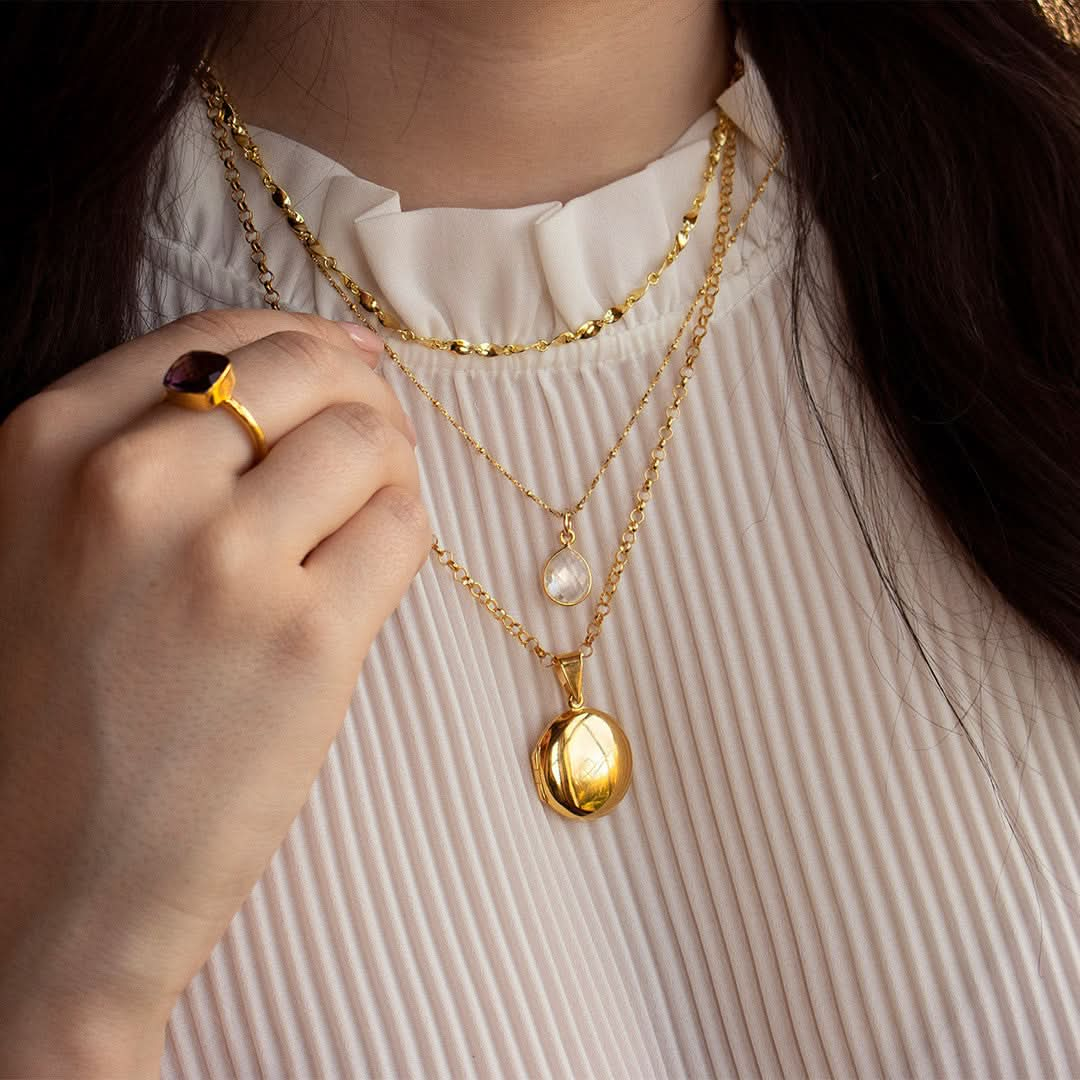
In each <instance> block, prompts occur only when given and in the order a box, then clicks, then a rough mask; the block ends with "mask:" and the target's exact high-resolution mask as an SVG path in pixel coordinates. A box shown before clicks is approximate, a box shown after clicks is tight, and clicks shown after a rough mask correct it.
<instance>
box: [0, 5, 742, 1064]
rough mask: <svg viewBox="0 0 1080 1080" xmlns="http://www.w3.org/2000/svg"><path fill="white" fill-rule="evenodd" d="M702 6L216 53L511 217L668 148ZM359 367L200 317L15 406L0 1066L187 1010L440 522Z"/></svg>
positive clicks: (717, 63)
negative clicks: (261, 435) (208, 394)
mask: <svg viewBox="0 0 1080 1080" xmlns="http://www.w3.org/2000/svg"><path fill="white" fill-rule="evenodd" d="M720 14H721V12H720V8H719V6H718V5H714V4H709V3H704V4H702V3H697V2H696V0H693V2H692V0H665V2H664V3H642V2H638V0H634V2H631V0H584V2H583V0H546V2H543V3H541V2H537V0H520V2H519V0H503V2H501V3H473V2H466V0H454V2H446V3H419V2H418V3H395V4H391V3H375V4H366V5H314V6H313V5H310V4H285V3H280V4H274V5H269V6H268V7H266V8H265V9H256V10H255V17H254V18H252V19H249V20H248V21H247V22H246V23H245V24H244V25H245V27H246V30H245V32H244V33H243V34H242V35H241V36H239V37H236V36H235V35H234V37H233V38H232V39H230V40H229V41H227V42H226V43H225V44H224V45H223V47H222V50H221V52H220V54H219V58H218V61H219V62H218V69H219V71H220V73H221V74H222V75H223V76H224V78H225V80H226V84H227V85H228V86H229V88H230V90H231V92H232V93H233V94H234V96H235V98H236V101H237V105H238V107H239V108H240V109H241V114H242V115H243V116H244V117H245V119H247V120H248V122H250V123H253V124H259V125H262V126H265V127H270V128H273V129H275V130H277V131H280V132H283V133H285V134H287V135H291V136H292V137H294V138H296V139H298V140H299V141H302V142H305V143H307V144H308V145H311V146H313V147H315V148H316V149H319V150H321V151H322V152H323V153H326V154H328V155H330V156H332V157H335V158H337V159H338V160H340V161H341V162H343V163H344V164H345V165H347V166H348V167H350V168H352V169H353V170H354V171H356V172H358V173H361V174H362V175H364V176H367V177H369V178H371V179H373V180H375V181H377V182H380V183H383V184H385V185H387V186H389V187H393V188H394V189H396V190H398V191H399V192H400V193H401V194H402V204H403V206H404V207H405V208H410V207H418V206H441V205H458V206H475V207H492V206H496V207H497V206H515V205H522V204H526V203H532V202H538V201H546V200H550V199H559V200H566V199H569V198H572V197H574V196H575V195H578V194H581V193H582V192H584V191H588V190H591V189H593V188H595V187H597V186H599V185H601V184H604V183H607V182H609V181H611V180H613V179H615V178H617V177H619V176H623V175H626V174H628V173H630V172H633V171H635V170H637V169H639V168H641V167H642V166H643V165H644V164H645V163H647V162H648V161H650V160H652V159H653V158H655V157H656V156H658V155H659V154H660V153H662V152H663V150H664V149H666V147H667V146H669V145H670V144H671V143H672V142H673V141H674V140H675V139H676V138H677V137H678V136H679V135H680V134H681V133H682V132H683V131H684V130H685V129H686V127H687V126H688V125H689V124H690V123H691V122H692V121H693V120H694V119H696V118H697V117H698V116H700V115H701V113H702V112H704V111H705V110H706V109H707V108H708V107H709V106H710V105H711V104H712V102H713V101H714V100H715V98H716V96H717V95H718V94H719V93H720V91H721V90H722V88H723V87H724V86H725V85H726V83H727V80H728V75H729V70H730V67H729V61H730V57H729V44H730V43H729V41H728V39H727V37H726V31H725V27H724V25H723V20H722V19H721V17H720ZM585 30H587V33H586V32H585ZM286 46H287V47H286ZM357 103H362V105H358V104H357ZM478 117H482V118H483V123H479V122H477V118H478ZM538 163H542V167H538ZM353 329H354V330H356V329H357V328H355V327H354V328H353ZM361 333H362V332H361ZM474 336H476V337H482V334H480V333H479V332H478V333H477V334H475V335H474ZM193 348H198V349H211V350H215V351H220V352H226V353H228V354H229V355H230V357H231V358H232V361H233V364H234V367H235V369H236V371H237V386H238V390H237V397H238V398H239V399H240V400H241V401H243V403H244V404H245V405H247V406H248V407H249V408H250V410H251V411H252V413H253V414H254V415H255V416H256V417H257V418H258V420H259V422H260V423H261V425H262V426H263V428H264V430H265V433H266V436H267V442H268V445H269V447H270V452H269V454H268V456H267V457H266V458H265V459H264V460H263V461H261V462H258V463H255V462H254V461H253V454H252V449H251V446H250V443H249V441H248V437H247V433H246V432H245V431H244V430H243V429H242V426H241V425H240V424H239V422H238V421H237V420H236V418H235V417H232V416H229V415H228V414H227V411H226V410H224V409H218V410H215V411H213V412H211V413H209V414H203V415H201V416H194V415H192V414H191V413H190V412H187V411H185V410H181V409H178V408H176V407H175V406H172V405H168V404H164V403H161V401H160V399H161V394H162V391H161V385H160V378H161V373H163V372H164V371H165V369H166V368H167V367H168V365H169V364H170V363H171V362H172V360H174V359H175V358H176V357H177V356H178V355H179V354H180V353H181V352H184V351H186V350H187V349H193ZM376 355H377V354H376V353H375V352H374V351H373V349H372V343H371V341H370V340H369V341H368V342H367V343H366V345H364V346H362V345H361V344H358V343H357V341H356V339H355V338H354V337H353V336H350V333H349V332H347V331H346V330H345V329H344V328H343V326H342V325H339V324H335V323H331V322H327V321H326V320H322V319H318V318H316V317H314V316H302V315H295V314H288V313H283V312H272V311H233V312H211V313H205V314H202V315H197V316H189V317H187V318H185V319H182V320H180V321H179V322H177V323H174V324H171V325H169V326H167V327H164V328H162V329H160V330H158V331H156V332H154V333H152V334H149V335H146V336H145V337H142V338H140V339H137V340H135V341H132V342H128V343H126V344H124V345H122V346H120V347H119V348H117V349H114V350H112V351H111V352H109V353H106V354H105V355H103V356H100V357H97V358H95V359H93V360H91V361H89V362H88V363H86V364H84V365H83V366H82V367H80V368H79V369H77V370H76V371H73V372H71V373H69V374H68V375H66V376H64V377H63V378H62V379H60V380H58V381H57V382H55V383H53V384H52V385H51V386H50V387H48V388H46V390H44V391H43V392H42V393H40V394H38V395H36V396H35V397H32V398H30V399H29V400H28V401H27V402H25V403H24V404H23V405H22V406H20V407H19V408H18V409H16V410H15V412H14V413H12V414H11V416H10V417H8V418H7V420H6V421H5V422H4V423H3V424H0V551H3V552H4V559H3V560H2V561H0V596H3V597H4V603H3V604H2V605H0V866H4V867H7V868H12V867H16V868H17V872H16V873H9V874H6V875H5V876H4V882H3V886H2V887H0V1075H4V1076H12V1075H18V1076H46V1075H52V1076H55V1075H78V1076H80V1077H86V1078H91V1080H92V1078H94V1077H99V1076H100V1077H116V1076H126V1077H127V1076H145V1077H156V1076H158V1073H159V1063H160V1057H161V1053H162V1048H163V1044H164V1033H165V1027H166V1024H167V1022H168V1018H169V1015H170V1013H171V1011H172V1009H173V1007H174V1005H175V1003H176V1000H177V998H178V997H179V996H180V994H181V993H182V992H183V991H184V989H185V987H186V986H187V984H188V983H189V982H190V981H191V979H192V978H193V977H194V975H195V973H196V972H197V971H198V970H199V968H200V967H201V966H202V964H203V963H204V962H205V960H206V958H207V957H208V956H209V954H210V952H211V951H212V949H213V947H214V945H215V944H216V943H217V941H218V940H219V939H220V938H221V936H222V934H223V933H224V932H225V929H226V928H227V926H228V924H229V922H230V921H231V919H232V917H233V916H234V914H235V913H236V911H237V910H238V909H239V908H240V906H241V905H242V904H243V902H244V900H245V899H246V898H247V896H248V894H249V893H250V891H251V889H252V887H253V886H254V884H255V882H256V881H257V880H258V878H259V876H260V875H261V873H262V872H263V870H264V869H265V866H266V864H267V863H268V862H269V860H270V858H271V856H272V855H273V853H274V851H275V850H276V849H277V848H278V847H279V846H280V844H281V842H282V840H283V839H284V836H285V833H286V831H287V830H288V828H289V826H290V824H291V823H292V821H293V820H294V818H295V817H296V815H297V813H299V811H300V809H301V807H302V806H303V804H304V802H305V800H306V799H307V797H308V793H309V791H310V788H311V784H312V782H313V781H314V779H315V776H316V775H317V773H318V771H319V769H320V768H321V766H322V763H323V761H324V759H325V756H326V753H327V751H328V750H329V747H330V744H331V742H332V741H333V738H334V736H335V735H336V734H337V732H338V730H339V728H340V725H341V722H342V720H343V719H344V717H345V715H346V712H347V708H348V702H349V699H350V696H351V694H352V691H353V689H354V687H355V684H356V680H357V677H358V676H359V675H360V674H361V669H362V665H363V662H364V658H365V656H366V655H367V652H368V649H369V648H370V645H371V642H372V641H373V640H374V638H375V636H376V634H377V633H378V631H379V629H380V627H381V626H382V624H383V622H384V621H385V620H386V618H387V617H388V616H389V615H390V614H391V612H392V611H393V610H394V608H395V607H396V606H397V605H398V603H399V602H400V600H401V597H402V596H403V595H404V593H405V590H406V589H407V588H408V586H409V584H410V582H411V580H412V578H413V577H414V576H415V574H416V572H417V570H418V569H419V568H420V566H421V565H423V563H424V562H425V560H426V558H427V556H428V551H429V545H430V540H431V529H430V526H429V523H428V518H427V514H426V512H425V509H424V507H423V506H422V505H421V503H420V499H419V480H418V470H417V465H416V459H415V453H414V450H415V435H414V433H413V432H412V431H411V428H410V426H409V424H408V422H407V420H406V418H405V415H404V413H403V411H402V409H401V406H400V404H399V403H398V401H397V400H396V398H395V397H394V394H393V392H392V391H391V389H390V387H389V385H388V384H387V383H386V382H385V381H384V380H383V379H381V378H380V377H379V376H378V375H376V374H375V373H374V371H373V370H372V368H373V366H374V363H375V357H376ZM365 358H366V359H367V361H368V363H358V362H357V360H358V359H360V360H363V359H365Z"/></svg>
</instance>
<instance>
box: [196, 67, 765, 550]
mask: <svg viewBox="0 0 1080 1080" xmlns="http://www.w3.org/2000/svg"><path fill="white" fill-rule="evenodd" d="M199 78H200V85H201V86H202V89H203V92H204V94H205V96H206V100H207V115H208V117H209V119H210V120H211V121H212V123H213V125H214V138H215V140H216V142H217V144H218V153H219V155H220V157H221V159H222V162H223V164H224V166H225V171H226V180H227V182H228V183H229V186H230V193H231V194H232V197H233V199H234V201H235V202H236V203H237V209H238V212H239V214H240V220H241V224H242V225H243V227H244V229H245V232H247V235H248V240H249V243H250V242H251V238H252V232H254V226H253V225H252V221H251V216H252V215H251V211H250V209H249V208H248V206H247V203H246V201H245V198H244V191H243V188H242V187H240V184H239V180H238V177H239V172H238V170H237V168H236V161H235V158H234V156H233V153H232V150H231V148H230V147H229V142H228V135H229V132H230V131H231V132H232V134H233V138H234V139H236V141H237V145H239V146H240V148H241V150H242V151H243V152H244V154H245V156H246V157H247V158H248V159H249V160H250V161H252V163H253V164H255V165H256V167H257V168H258V170H259V174H260V176H261V178H262V180H263V184H264V186H265V187H266V188H267V191H269V192H270V195H271V198H272V199H273V201H274V203H275V205H277V206H278V207H279V208H280V209H281V210H282V212H283V213H285V215H286V220H288V221H289V222H290V224H292V223H293V221H294V218H295V219H297V220H299V221H300V222H301V223H302V222H303V220H304V219H303V218H302V217H301V216H300V215H299V214H298V212H297V211H295V210H293V209H292V201H291V199H290V197H289V194H288V192H286V191H285V189H284V188H282V187H281V186H280V185H278V184H277V183H275V182H274V181H273V179H272V178H271V176H270V173H269V171H268V169H267V168H266V165H265V164H264V162H263V160H262V154H261V151H260V150H259V147H258V146H257V145H256V144H255V143H254V141H253V140H252V139H251V136H250V135H249V134H248V133H247V130H246V129H245V127H244V125H243V123H242V121H241V120H240V118H239V116H238V115H237V113H236V110H235V108H234V107H233V105H232V103H231V102H230V101H229V97H228V94H227V92H226V90H225V88H224V86H223V85H222V84H221V82H220V81H219V80H218V79H216V78H215V77H214V76H213V75H212V73H211V72H210V69H209V67H208V65H205V64H204V65H203V66H202V67H201V68H200V69H199ZM718 111H720V113H721V116H720V120H719V121H718V123H717V124H716V126H715V128H714V129H713V143H714V149H716V148H719V149H720V150H722V148H723V146H724V143H725V141H726V139H727V132H728V129H729V128H730V119H729V118H727V117H726V116H725V115H724V114H723V112H722V110H719V109H718ZM237 132H240V133H241V134H240V135H238V134H237ZM773 167H775V164H774V166H773ZM773 167H770V169H769V171H768V172H767V173H766V176H765V179H764V180H762V182H761V183H760V184H759V185H758V188H757V190H756V191H755V193H754V195H753V197H752V198H751V200H750V202H749V204H748V205H747V207H746V209H745V211H744V212H743V214H742V216H741V217H740V219H739V221H738V223H737V225H736V226H735V228H734V229H733V230H732V232H731V234H730V236H729V237H728V238H727V244H728V246H729V247H730V246H731V245H732V244H734V243H735V240H736V238H737V237H738V234H739V232H740V231H741V230H742V228H743V226H744V225H745V224H746V220H747V218H748V217H749V216H750V211H751V210H752V209H753V207H754V204H755V203H756V202H757V200H758V198H759V197H760V196H761V194H762V192H763V191H764V190H765V185H766V184H767V183H768V179H769V176H770V175H771V174H772V168H773ZM713 174H715V168H714V169H713V170H712V172H711V173H710V177H711V175H713ZM729 179H731V178H725V177H724V176H723V173H721V189H722V190H726V192H727V196H728V197H730V187H728V188H725V184H726V183H727V182H728V180H729ZM704 194H705V193H704V191H703V192H701V193H700V194H699V198H697V199H695V215H696V213H697V209H700V205H701V202H703V201H704ZM722 197H723V196H722ZM249 230H250V231H249ZM294 232H295V234H296V235H297V237H298V239H299V240H300V241H301V243H302V244H303V245H304V247H305V249H306V250H307V252H308V254H309V255H310V256H311V258H312V261H313V262H314V263H315V266H316V267H317V268H318V269H319V271H320V272H321V273H322V274H323V276H324V277H325V278H326V280H327V281H328V282H329V284H330V285H331V287H332V288H333V289H334V291H335V292H336V293H337V294H338V296H340V297H341V299H342V300H343V301H344V303H345V304H346V306H347V307H348V308H349V309H350V310H351V311H352V313H353V315H354V316H355V317H356V318H357V319H358V320H359V321H360V322H361V323H363V324H364V325H365V326H366V327H368V329H371V330H374V327H372V326H371V324H370V323H369V322H368V321H367V319H366V318H365V317H364V311H361V310H360V306H358V303H357V300H356V299H354V296H353V295H350V294H349V292H347V291H346V288H347V287H343V286H342V285H341V283H340V282H339V281H338V280H335V278H334V277H333V270H334V268H336V267H337V264H336V261H335V260H334V259H333V257H332V256H328V255H326V253H325V251H323V249H322V247H321V245H318V250H316V246H315V245H314V244H312V243H311V242H309V239H314V234H313V233H310V232H308V233H306V236H307V238H309V239H305V233H304V230H299V231H298V230H296V229H294ZM254 235H255V238H256V239H255V243H254V244H252V257H253V259H254V260H255V262H256V265H257V266H258V268H259V281H260V282H261V283H262V285H263V288H264V290H265V292H266V294H267V295H266V301H267V303H268V304H270V305H271V306H273V303H272V301H275V302H276V299H277V293H276V292H275V291H274V289H273V275H272V274H270V272H269V271H268V270H267V268H266V261H265V253H264V252H263V250H262V247H261V246H258V247H256V245H257V244H258V233H257V232H255V233H254ZM316 243H317V242H316ZM337 272H338V274H339V275H342V276H343V277H344V278H346V279H347V280H350V281H351V279H350V278H348V275H347V274H345V273H344V271H342V270H340V268H337ZM704 290H705V286H704V285H702V286H701V288H700V289H699V290H698V292H697V295H696V296H695V297H694V300H693V302H692V303H691V305H690V307H689V309H688V310H687V312H686V316H685V317H684V318H683V321H682V323H681V324H680V326H679V328H678V331H677V332H676V334H675V338H674V339H673V340H672V342H671V344H670V345H669V346H668V348H667V351H666V352H665V354H664V357H663V359H662V360H661V361H660V365H659V367H657V369H656V371H654V372H653V375H652V378H651V379H650V380H649V383H648V385H647V386H646V387H645V391H644V393H643V394H642V395H641V397H640V398H639V399H638V403H637V406H636V407H635V409H634V411H633V413H632V414H631V415H630V419H629V420H628V421H627V422H626V424H625V425H624V427H623V429H622V431H621V432H620V433H619V435H618V437H617V438H616V440H615V442H614V444H613V445H612V447H611V448H610V449H609V450H608V452H607V454H605V455H604V458H603V460H602V461H601V462H600V466H599V468H598V469H597V470H596V473H595V474H594V475H593V478H592V480H591V481H590V482H589V484H588V486H587V487H586V489H585V492H584V494H582V496H581V498H580V499H578V500H577V502H576V503H574V504H573V505H572V506H569V507H557V506H553V505H552V504H551V503H550V502H548V501H547V500H546V499H545V498H543V497H542V496H541V495H540V494H539V493H538V492H537V491H536V490H535V489H533V488H531V487H528V486H527V485H526V484H524V483H522V482H521V481H520V480H519V479H518V478H517V477H516V476H514V474H513V473H512V472H511V471H510V470H509V469H508V468H507V467H506V466H505V465H503V464H502V462H500V461H499V460H498V459H497V458H496V457H495V456H494V455H493V454H492V453H491V452H490V451H489V450H488V449H487V447H485V446H484V445H483V444H482V443H481V442H480V440H479V439H477V438H476V437H475V436H474V435H473V434H472V433H471V432H470V431H468V429H466V427H465V426H464V424H462V423H461V421H460V420H458V418H457V417H456V416H454V414H453V413H451V412H450V410H449V409H447V408H446V406H445V405H444V404H443V403H442V402H441V401H440V400H439V399H438V398H437V397H435V395H434V394H433V393H432V392H431V390H430V389H429V388H428V387H427V386H425V385H424V383H423V382H422V381H421V380H420V379H419V377H418V376H417V375H416V373H415V372H414V371H413V370H412V369H411V368H410V367H409V366H408V365H407V364H406V363H405V362H404V360H402V359H401V357H400V356H398V354H397V353H396V352H395V351H394V350H393V349H392V348H391V347H390V346H389V344H388V343H387V344H386V345H385V348H386V351H387V353H388V354H389V356H390V358H391V359H392V360H393V361H394V363H395V364H396V365H397V367H398V368H399V369H400V370H401V372H402V374H404V375H405V377H406V378H407V379H408V380H409V381H410V382H411V383H412V384H413V385H414V386H415V387H416V389H417V390H419V391H420V393H421V394H422V395H423V396H424V397H425V398H427V400H428V401H429V402H430V403H431V405H432V406H433V407H434V408H435V409H436V410H437V411H438V412H439V413H440V414H441V415H442V416H443V418H444V419H445V420H446V421H447V422H448V423H449V424H450V425H451V426H452V427H453V428H454V429H455V430H456V431H457V432H458V434H459V435H461V437H462V438H463V439H464V440H465V441H466V442H467V443H468V444H469V446H470V447H471V448H472V449H473V450H474V451H475V452H476V453H477V454H479V455H480V456H481V457H482V458H484V459H485V460H486V461H487V462H488V463H489V464H490V465H491V466H492V467H493V468H494V469H495V470H496V471H497V472H498V473H500V474H501V475H502V476H504V477H505V478H506V479H507V480H509V481H510V483H511V484H513V485H514V487H515V488H517V489H518V491H520V492H521V494H522V495H524V496H525V497H526V498H527V499H530V500H532V502H534V503H536V505H537V506H539V507H541V509H543V510H545V511H546V512H547V513H549V514H551V515H552V516H553V517H557V518H562V519H563V521H564V529H565V530H567V531H569V528H568V526H567V525H566V524H565V523H566V521H567V518H568V516H569V517H572V516H573V515H574V514H577V513H580V511H581V510H582V509H584V507H585V504H586V503H587V502H588V501H589V499H590V498H591V496H592V494H593V492H594V491H595V490H596V487H597V485H598V484H599V483H600V480H601V479H602V478H603V476H604V473H605V472H607V469H608V466H609V465H610V464H611V462H612V461H613V460H614V459H615V457H616V455H617V454H618V453H619V450H620V449H621V448H622V445H623V443H624V442H625V441H626V439H627V437H628V436H629V434H630V430H631V429H632V428H633V426H634V424H635V423H636V422H637V419H638V417H639V416H640V415H641V413H642V412H643V411H644V409H645V407H646V405H647V404H648V402H649V399H650V398H651V396H652V392H653V390H654V389H655V388H656V385H657V383H658V382H659V381H660V379H661V377H662V376H663V374H664V372H665V371H666V370H667V366H668V363H669V362H670V360H671V357H672V356H673V355H674V353H675V350H676V349H677V348H678V347H679V344H680V342H681V341H682V336H683V333H684V332H685V330H686V327H687V325H688V324H689V322H690V319H691V318H692V316H693V313H694V310H695V308H696V307H697V305H698V303H699V302H700V300H701V296H702V293H703V292H704ZM361 306H362V305H361ZM364 310H365V311H366V310H368V309H366V308H365V309H364ZM407 340H409V339H407ZM519 351H523V350H519Z"/></svg>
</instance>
